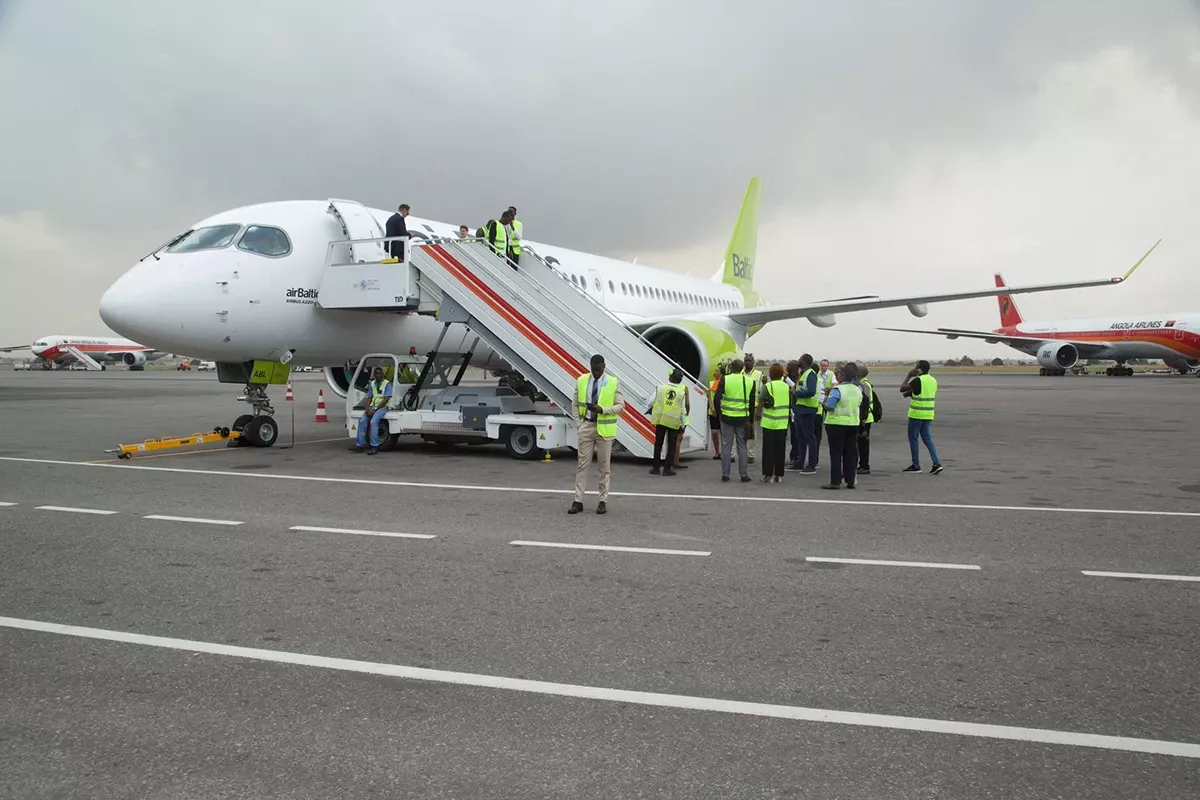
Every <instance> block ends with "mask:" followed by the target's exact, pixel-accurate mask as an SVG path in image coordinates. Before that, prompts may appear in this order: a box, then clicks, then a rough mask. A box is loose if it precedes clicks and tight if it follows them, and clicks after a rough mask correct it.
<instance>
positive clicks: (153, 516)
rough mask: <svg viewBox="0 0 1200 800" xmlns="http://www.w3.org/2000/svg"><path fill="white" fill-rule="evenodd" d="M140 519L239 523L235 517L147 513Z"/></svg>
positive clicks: (207, 523)
mask: <svg viewBox="0 0 1200 800" xmlns="http://www.w3.org/2000/svg"><path fill="white" fill-rule="evenodd" d="M142 519H158V520H162V521H163V522H198V523H200V524H201V525H241V524H242V523H241V522H240V521H239V520H236V519H207V518H206V517H172V516H168V515H166V514H147V515H146V516H144V517H142Z"/></svg>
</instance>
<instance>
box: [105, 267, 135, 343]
mask: <svg viewBox="0 0 1200 800" xmlns="http://www.w3.org/2000/svg"><path fill="white" fill-rule="evenodd" d="M121 284H122V281H121V280H118V281H117V282H116V283H114V284H113V285H112V286H109V287H108V290H107V291H105V292H104V296H103V297H101V298H100V319H102V320H104V324H105V325H107V326H108V327H109V328H111V329H112V330H114V331H116V332H117V333H118V334H120V335H122V336H128V335H129V331H128V329H129V323H130V316H131V311H132V310H133V309H132V304H131V303H130V302H129V296H128V295H129V293H128V291H126V290H125V289H124V288H123V287H122V286H121Z"/></svg>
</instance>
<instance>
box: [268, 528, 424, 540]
mask: <svg viewBox="0 0 1200 800" xmlns="http://www.w3.org/2000/svg"><path fill="white" fill-rule="evenodd" d="M288 530H289V531H308V532H310V533H353V534H355V535H357V536H391V537H393V538H396V539H436V538H437V536H435V535H434V534H432V533H394V532H392V531H368V530H362V529H359V528H323V527H321V526H319V525H293V526H292V527H290V528H288Z"/></svg>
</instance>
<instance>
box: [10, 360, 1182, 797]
mask: <svg viewBox="0 0 1200 800" xmlns="http://www.w3.org/2000/svg"><path fill="white" fill-rule="evenodd" d="M875 377H877V378H878V379H877V380H876V381H875V385H876V388H877V389H878V390H879V391H880V392H881V398H882V399H883V401H884V418H883V420H882V422H880V423H878V424H877V425H876V427H875V430H874V432H873V434H872V445H873V453H872V467H873V474H872V475H870V476H864V477H863V478H862V479H861V480H860V488H859V489H858V490H857V491H855V492H849V491H845V490H843V491H840V492H828V491H821V490H820V489H819V488H818V486H819V484H821V483H823V482H825V480H826V479H827V477H828V476H827V473H826V472H825V469H826V468H827V458H823V459H822V465H821V467H822V469H821V471H820V473H819V474H818V475H816V476H800V475H796V474H789V475H788V476H787V477H786V478H785V479H784V482H783V483H782V484H779V485H775V484H762V483H759V482H758V481H757V480H756V481H755V482H754V483H749V484H740V483H738V482H736V480H735V481H734V482H732V483H721V482H720V481H719V474H720V470H719V467H718V466H717V462H715V461H712V460H711V458H710V456H709V455H707V454H701V455H698V456H695V457H692V458H690V459H688V460H687V461H686V463H687V464H688V465H689V469H687V470H684V471H682V472H681V473H680V475H678V476H677V477H673V478H664V477H655V476H651V475H649V474H648V472H647V467H648V465H647V464H645V463H642V462H639V461H637V460H634V459H631V458H628V457H623V458H618V459H616V460H615V463H614V479H613V489H614V493H613V495H612V497H611V499H610V502H609V512H610V513H609V514H607V515H606V516H597V515H596V514H594V513H592V512H593V509H594V506H595V497H594V495H592V496H590V497H589V499H588V501H587V503H586V506H587V509H586V513H584V514H580V515H577V516H568V515H567V514H566V510H567V506H568V505H569V503H570V499H571V497H570V494H571V486H572V481H573V473H574V468H575V461H574V456H573V455H572V454H571V453H569V452H563V453H561V454H555V456H554V458H553V460H552V462H551V463H541V462H518V461H513V460H511V459H510V458H508V456H507V455H505V453H504V451H503V448H501V447H470V448H468V447H465V446H459V447H437V446H434V445H427V444H424V443H422V442H419V441H413V442H403V443H402V444H401V446H400V447H399V448H398V449H397V450H396V451H394V452H390V453H380V454H378V455H376V456H374V457H368V456H365V455H355V454H351V453H349V452H347V450H346V447H347V445H348V444H349V443H350V442H349V440H347V439H346V437H345V435H344V434H345V429H344V427H343V426H342V425H341V419H342V404H341V400H340V398H337V397H336V396H335V395H333V394H332V393H331V392H330V391H329V390H328V387H326V386H325V384H324V381H323V379H322V377H321V376H320V375H319V374H303V375H297V376H296V382H295V385H294V388H295V397H296V399H295V401H294V402H293V403H290V404H289V403H285V402H283V400H282V396H283V392H282V390H275V391H273V393H272V396H273V398H275V399H277V400H278V402H277V403H276V407H277V409H279V413H277V415H276V418H277V419H278V421H279V422H280V425H281V427H282V429H283V435H282V436H281V438H280V442H279V444H278V445H277V446H276V447H274V448H270V449H256V448H226V447H224V446H221V445H215V446H213V445H208V446H200V447H195V448H189V449H186V450H179V451H173V452H168V453H166V454H162V455H152V456H141V457H135V458H134V459H133V460H131V461H118V460H116V459H115V457H114V456H113V455H112V454H106V453H105V452H104V450H105V449H111V448H114V447H116V445H117V444H118V443H132V442H137V441H140V440H142V439H145V438H150V437H156V436H166V435H186V434H190V433H193V432H199V431H206V430H211V429H212V428H213V427H215V426H219V425H230V424H231V423H232V421H233V419H234V418H235V417H236V416H237V415H238V414H240V413H242V410H243V406H242V405H241V404H238V403H236V402H235V398H236V396H237V395H238V394H239V387H236V386H228V385H221V384H219V383H218V382H217V380H216V378H215V376H213V375H210V374H192V373H174V372H144V373H129V372H124V371H108V372H103V373H85V372H59V373H25V372H9V371H4V372H0V433H2V436H0V541H2V542H3V550H2V552H3V558H0V796H2V797H20V798H51V797H53V798H63V797H80V798H85V797H86V798H94V797H105V798H125V797H129V798H134V797H137V798H144V797H154V798H183V797H205V798H224V797H229V798H246V797H256V798H260V797H261V798H276V797H278V798H292V797H339V798H349V797H421V798H518V797H519V798H568V797H569V798H590V797H596V798H635V797H679V798H735V797H736V798H742V797H745V798H799V797H803V798H874V799H878V798H1006V800H1007V799H1011V798H1046V797H1069V798H1106V799H1107V798H1118V797H1119V798H1123V799H1127V798H1141V797H1145V798H1155V799H1156V800H1162V799H1163V798H1192V797H1197V796H1200V688H1198V687H1200V681H1198V678H1200V667H1197V664H1200V641H1198V639H1197V636H1196V634H1195V631H1196V630H1197V626H1198V624H1200V551H1198V549H1197V546H1196V539H1197V531H1200V464H1198V463H1197V461H1196V458H1195V450H1194V443H1195V442H1196V434H1195V422H1194V412H1195V409H1196V408H1197V397H1198V394H1197V393H1198V392H1200V381H1197V380H1196V378H1194V377H1183V376H1178V377H1177V376H1138V377H1134V378H1106V377H1104V376H1102V375H1100V376H1078V377H1076V376H1066V377H1059V378H1049V377H1048V378H1041V377H1037V376H1017V375H962V374H945V375H942V376H941V391H940V392H939V397H938V417H937V421H936V422H935V430H934V433H935V439H936V442H937V446H938V449H939V451H940V453H941V456H942V463H943V464H944V465H945V467H946V471H945V472H944V473H943V474H942V475H938V476H932V475H929V474H927V473H926V474H919V475H912V474H904V473H901V472H900V470H901V469H903V467H905V466H906V465H907V464H908V463H909V457H908V445H907V440H906V437H905V427H904V426H905V419H904V417H905V410H904V409H905V401H904V400H903V399H902V398H901V397H900V395H899V393H898V391H897V387H898V385H899V381H900V377H901V376H900V375H899V374H896V373H880V374H879V375H878V376H875ZM321 387H324V388H325V389H326V391H325V400H326V404H327V407H328V413H329V418H330V422H329V423H327V424H320V423H315V422H314V421H313V416H314V411H315V407H316V395H317V390H318V388H321ZM293 410H294V415H295V434H294V442H295V444H294V446H292V447H287V446H286V445H288V444H289V443H290V440H291V436H292V434H291V417H292V412H293ZM758 444H761V439H760V440H759V442H758ZM922 464H923V466H924V467H925V468H926V469H928V467H929V462H928V458H927V454H925V453H924V452H923V451H922ZM750 469H751V474H752V475H754V476H755V477H756V478H757V476H758V475H759V474H761V472H760V469H761V460H760V463H759V464H755V465H752V466H751V467H750ZM594 480H595V473H594V471H593V481H594ZM593 487H594V483H593Z"/></svg>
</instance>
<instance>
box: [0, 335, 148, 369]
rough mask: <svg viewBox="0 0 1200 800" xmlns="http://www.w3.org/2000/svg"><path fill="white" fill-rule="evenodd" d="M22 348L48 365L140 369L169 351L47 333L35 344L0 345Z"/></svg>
mask: <svg viewBox="0 0 1200 800" xmlns="http://www.w3.org/2000/svg"><path fill="white" fill-rule="evenodd" d="M19 350H28V351H29V352H30V353H32V354H33V356H34V358H37V359H40V360H41V361H42V362H43V363H44V364H45V365H46V367H47V368H50V367H51V366H56V367H65V366H66V365H68V364H72V363H79V364H83V365H84V366H86V367H88V368H89V369H100V365H101V364H105V365H107V364H109V363H117V364H125V365H126V366H128V367H129V368H130V369H133V370H140V369H142V367H143V366H145V364H146V362H148V361H154V360H155V359H158V358H162V357H163V356H164V355H166V353H165V352H162V351H159V350H152V349H150V348H149V347H146V346H144V345H140V344H138V343H137V342H131V341H129V340H128V339H112V338H109V337H105V336H43V337H42V338H40V339H38V340H37V341H36V342H34V343H33V344H27V345H14V346H12V347H0V353H13V352H17V351H19Z"/></svg>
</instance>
